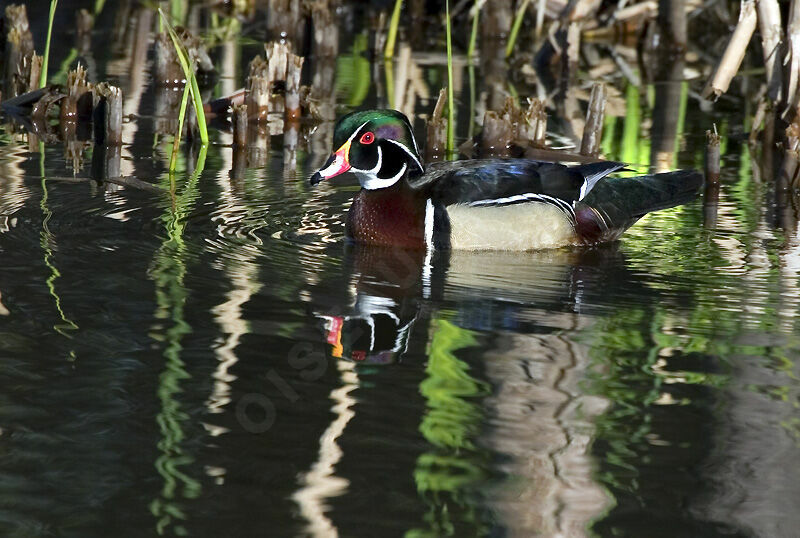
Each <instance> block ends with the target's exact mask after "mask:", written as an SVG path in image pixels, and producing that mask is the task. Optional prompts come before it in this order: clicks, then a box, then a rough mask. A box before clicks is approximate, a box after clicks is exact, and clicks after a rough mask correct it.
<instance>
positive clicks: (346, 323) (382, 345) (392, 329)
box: [316, 245, 439, 364]
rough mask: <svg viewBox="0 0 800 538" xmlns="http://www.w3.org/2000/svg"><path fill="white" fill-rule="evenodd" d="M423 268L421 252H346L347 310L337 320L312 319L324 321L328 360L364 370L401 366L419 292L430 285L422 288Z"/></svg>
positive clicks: (351, 247) (325, 316)
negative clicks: (351, 294) (363, 366)
mask: <svg viewBox="0 0 800 538" xmlns="http://www.w3.org/2000/svg"><path fill="white" fill-rule="evenodd" d="M424 263H425V259H424V252H422V251H417V250H407V249H401V248H391V247H371V246H365V245H348V246H347V251H346V253H345V264H346V265H345V273H346V275H347V276H348V277H349V278H347V280H348V283H351V282H352V283H353V284H354V286H355V297H354V298H351V297H348V298H347V299H345V301H343V302H344V303H345V304H349V306H348V307H347V308H346V309H345V311H344V313H342V314H340V315H333V314H329V313H317V314H316V315H317V316H318V317H319V318H321V319H323V320H324V324H325V331H326V341H327V343H328V344H329V345H330V348H329V349H330V353H331V356H332V357H334V358H337V359H345V360H352V361H355V362H359V363H366V364H389V363H393V362H396V361H399V360H401V357H402V356H403V354H404V353H405V352H406V351H408V346H409V342H410V338H411V333H412V331H413V329H414V325H415V321H416V320H417V318H418V317H419V315H420V311H421V308H422V304H421V303H420V299H421V297H422V296H423V288H428V289H429V287H430V285H431V283H430V279H427V282H423V280H424V279H423V273H424ZM437 274H439V273H437ZM347 289H348V290H350V289H351V286H347Z"/></svg>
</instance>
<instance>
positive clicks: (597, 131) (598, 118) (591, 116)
mask: <svg viewBox="0 0 800 538" xmlns="http://www.w3.org/2000/svg"><path fill="white" fill-rule="evenodd" d="M605 112H606V86H605V84H603V83H602V82H598V83H595V84H594V86H592V95H591V97H589V108H588V110H587V111H586V125H585V126H584V128H583V138H582V139H581V151H580V153H581V154H582V155H591V156H593V157H596V156H597V155H599V154H600V141H601V139H602V136H603V118H604V116H605Z"/></svg>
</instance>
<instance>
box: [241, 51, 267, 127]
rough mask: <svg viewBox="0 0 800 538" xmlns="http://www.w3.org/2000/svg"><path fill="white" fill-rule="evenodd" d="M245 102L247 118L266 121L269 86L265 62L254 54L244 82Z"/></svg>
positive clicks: (258, 121) (257, 121)
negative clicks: (245, 90)
mask: <svg viewBox="0 0 800 538" xmlns="http://www.w3.org/2000/svg"><path fill="white" fill-rule="evenodd" d="M246 89H247V96H246V97H245V104H246V105H247V113H248V114H249V119H250V120H252V121H254V122H256V123H266V121H267V115H268V114H269V101H270V94H271V88H270V84H269V80H268V77H267V62H266V60H264V59H263V58H262V57H261V56H256V57H255V58H253V61H251V62H250V74H249V75H248V76H247V82H246Z"/></svg>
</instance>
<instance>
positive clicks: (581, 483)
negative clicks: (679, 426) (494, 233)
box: [316, 244, 642, 536]
mask: <svg viewBox="0 0 800 538" xmlns="http://www.w3.org/2000/svg"><path fill="white" fill-rule="evenodd" d="M345 260H346V262H345V270H344V275H343V277H344V281H345V282H346V283H347V285H343V286H340V287H339V289H340V290H341V292H340V294H339V299H340V301H341V302H340V303H339V304H343V305H347V306H346V307H345V308H344V309H343V310H342V309H341V307H339V309H338V311H337V310H336V307H335V306H329V307H322V306H321V305H320V303H319V301H316V302H317V305H318V306H317V313H316V315H317V316H318V318H319V319H321V320H322V321H323V323H322V325H323V326H324V334H325V339H326V341H327V347H328V349H329V352H330V355H331V356H332V357H333V358H334V359H335V360H337V361H339V364H340V365H342V364H347V365H350V366H351V367H355V368H356V369H355V370H353V371H355V372H361V373H360V374H359V379H360V380H359V381H357V385H356V386H354V387H353V389H352V390H353V392H351V394H352V397H353V403H352V405H353V407H351V408H350V409H351V411H352V412H353V413H354V415H355V416H354V417H353V418H352V420H353V424H351V425H350V426H348V429H350V428H354V429H356V430H357V429H358V428H359V424H362V427H363V424H364V421H365V420H368V418H367V417H368V416H369V415H370V413H369V412H368V413H367V416H363V417H361V419H359V418H358V417H359V415H361V414H362V413H361V412H360V410H362V411H365V410H366V409H371V410H374V408H375V406H376V405H380V406H381V408H382V409H383V412H394V413H401V415H397V416H398V420H400V418H399V417H400V416H402V417H403V418H402V420H403V421H411V422H414V416H418V417H419V418H418V420H419V423H418V426H417V429H418V431H419V432H420V433H421V434H422V436H423V437H424V439H425V440H426V442H427V448H426V449H425V450H424V452H423V453H422V454H420V455H419V456H418V457H417V458H416V459H415V462H414V463H413V464H412V467H411V468H408V469H407V471H405V472H410V474H411V476H413V483H414V484H415V486H416V489H417V495H418V496H419V498H420V500H422V502H423V504H424V506H426V507H427V508H426V510H427V513H426V514H425V515H423V516H422V519H423V521H421V522H420V523H419V526H420V527H419V528H418V529H416V530H418V531H425V532H433V533H434V534H435V533H437V532H438V531H439V530H441V529H443V528H446V527H448V526H449V525H451V524H453V525H455V527H456V528H458V527H459V525H469V521H473V522H475V521H493V523H492V525H495V526H497V527H499V528H502V529H503V532H504V533H505V534H506V535H508V536H531V535H535V534H536V533H534V531H535V530H536V529H538V531H537V532H539V531H542V530H545V531H546V532H545V533H544V534H540V535H556V534H558V533H562V535H569V536H581V535H584V534H585V532H586V528H587V527H588V525H589V524H590V522H591V521H592V520H593V519H595V518H596V517H598V516H599V515H600V514H601V513H603V511H604V510H607V508H608V497H607V495H606V494H605V493H604V492H603V490H602V487H601V486H599V485H598V484H597V483H596V482H595V480H594V477H593V476H592V471H591V469H592V464H591V462H590V460H589V454H588V453H587V447H588V446H590V445H591V439H592V435H593V433H592V432H593V426H592V422H593V417H596V416H598V415H599V414H601V413H602V412H603V411H604V409H605V408H606V406H607V401H606V400H605V399H603V398H600V397H596V396H591V395H589V394H587V393H586V392H585V391H584V390H583V388H582V387H583V385H582V382H583V381H584V380H585V379H586V376H587V373H588V372H589V370H590V369H591V366H590V364H591V361H590V359H589V355H588V348H587V347H586V346H583V345H581V344H578V343H576V342H574V341H572V339H571V338H570V336H569V333H571V332H574V331H580V330H581V329H583V328H585V327H587V326H589V325H590V324H591V323H592V315H591V313H590V314H589V315H588V316H587V315H583V313H584V312H583V311H584V310H585V308H586V306H585V305H591V304H602V302H601V301H600V300H599V296H600V295H602V294H606V293H607V292H608V286H609V285H613V282H615V281H616V282H620V281H623V280H622V278H623V277H622V275H620V274H618V273H620V272H624V273H628V270H627V268H626V265H625V263H624V260H623V258H622V255H621V253H620V252H619V250H618V248H617V246H616V245H613V244H612V245H605V246H602V247H599V248H591V249H560V250H550V251H541V252H527V253H514V252H451V253H442V254H440V255H439V257H438V258H434V259H433V260H432V263H431V266H427V265H426V263H425V259H424V256H422V255H418V253H417V252H416V251H408V250H399V249H385V248H375V247H365V246H363V245H349V246H348V247H347V251H346V256H345ZM624 279H625V280H624V281H627V282H631V281H632V280H635V277H632V276H631V275H630V274H626V275H625V276H624ZM445 283H446V285H445ZM641 291H642V290H641V289H638V288H637V289H624V290H615V293H617V294H620V295H621V296H623V297H625V296H627V295H629V294H631V295H635V294H637V293H641ZM331 312H335V313H331ZM414 361H417V362H419V364H418V365H416V364H413V362H414ZM399 362H407V363H412V364H411V365H412V368H411V369H409V368H404V369H402V371H397V370H394V368H391V367H386V368H377V369H376V368H374V365H379V364H384V365H386V364H388V363H399ZM362 364H371V365H373V367H372V368H364V369H361V368H360V366H361V365H362ZM392 370H393V371H392ZM415 371H416V372H417V373H418V375H415V374H414V372H415ZM363 376H366V377H363ZM405 376H411V378H416V379H417V381H416V383H417V384H416V385H415V386H414V387H413V389H412V387H410V386H409V385H407V384H405V383H404V382H402V381H399V380H408V379H409V378H408V377H405ZM362 377H363V379H361V378H362ZM364 379H369V380H370V382H369V383H368V384H363V381H364ZM378 387H380V389H379V388H378ZM408 389H411V390H408ZM387 391H390V392H387ZM389 394H393V395H394V397H392V398H390V400H388V401H387V399H386V398H387V395H389ZM401 394H404V396H402V397H400V398H398V396H400V395H401ZM420 397H422V398H423V401H422V402H420V403H421V404H422V407H421V408H417V407H415V406H416V405H419V404H414V403H412V402H415V401H417V400H418V399H419V398H420ZM400 402H406V403H405V404H401V403H400ZM417 413H419V414H418V415H417ZM374 428H375V425H374V424H373V425H372V426H370V428H369V431H370V432H372V433H371V434H370V436H374V435H379V433H378V431H376V430H375V429H374ZM342 433H343V434H344V435H345V436H346V435H347V434H346V433H344V430H342ZM370 438H371V437H370ZM350 442H351V443H353V442H355V441H354V440H351V441H350ZM364 442H365V443H366V441H364ZM369 446H370V444H369V443H367V444H365V445H361V446H359V448H360V449H359V450H358V454H359V456H358V457H359V461H360V462H361V463H362V464H363V465H359V467H358V468H359V469H360V471H359V472H360V473H368V471H367V469H369V468H370V466H369V465H368V464H367V463H366V460H368V459H369V457H368V456H367V455H366V454H371V449H370V448H369ZM381 446H384V445H381ZM373 448H374V447H373ZM379 453H380V451H379ZM347 454H348V453H347V451H345V454H344V455H343V460H344V468H346V467H347V465H346V461H347V460H348V459H349V458H348V455H347ZM492 454H494V455H502V456H501V460H502V461H499V462H498V460H497V459H496V456H493V455H492ZM378 456H379V455H378V454H376V457H378ZM380 457H382V458H383V457H385V456H380ZM395 465H397V466H398V467H397V468H396V471H397V472H399V473H400V475H402V474H403V473H404V471H403V468H402V466H401V465H400V463H399V460H397V461H396V462H395ZM378 468H379V467H378ZM500 476H507V477H510V478H511V480H497V478H498V477H500ZM492 477H495V478H492ZM361 480H365V477H363V476H362V477H361ZM366 482H367V483H369V482H370V481H369V480H367V481H366ZM351 487H352V486H351ZM358 489H359V491H358V492H357V491H351V492H349V493H347V494H346V495H347V496H348V498H350V496H351V495H357V496H358V495H363V494H364V491H363V490H361V489H360V488H358ZM486 492H491V493H489V494H488V495H487V494H486ZM374 494H375V493H374V492H373V493H371V495H374ZM343 502H345V501H343ZM345 504H346V502H345ZM335 519H336V518H335V517H334V520H335ZM342 524H344V523H343V522H342ZM345 525H346V524H345ZM465 528H466V527H464V528H462V530H463V529H465Z"/></svg>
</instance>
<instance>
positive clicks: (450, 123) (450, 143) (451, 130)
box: [445, 0, 455, 157]
mask: <svg viewBox="0 0 800 538" xmlns="http://www.w3.org/2000/svg"><path fill="white" fill-rule="evenodd" d="M445 14H446V16H447V19H446V21H445V30H446V33H447V155H448V157H452V155H453V150H454V148H455V103H454V102H453V43H452V36H451V30H450V0H446V2H445Z"/></svg>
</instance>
